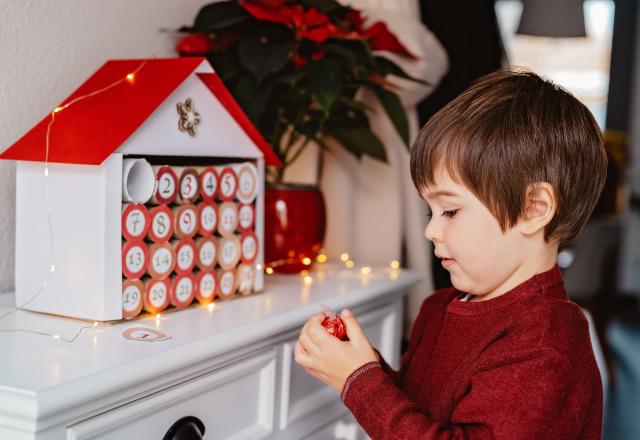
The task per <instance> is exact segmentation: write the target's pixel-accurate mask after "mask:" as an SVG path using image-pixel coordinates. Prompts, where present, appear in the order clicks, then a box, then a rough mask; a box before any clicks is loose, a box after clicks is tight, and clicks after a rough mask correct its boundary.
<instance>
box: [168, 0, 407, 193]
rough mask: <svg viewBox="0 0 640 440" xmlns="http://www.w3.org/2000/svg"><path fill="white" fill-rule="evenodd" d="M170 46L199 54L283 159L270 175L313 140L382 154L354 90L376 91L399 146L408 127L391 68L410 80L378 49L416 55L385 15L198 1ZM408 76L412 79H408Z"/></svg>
mask: <svg viewBox="0 0 640 440" xmlns="http://www.w3.org/2000/svg"><path fill="white" fill-rule="evenodd" d="M179 31H180V32H185V33H188V34H189V35H187V36H185V37H183V38H182V39H181V40H180V41H179V42H178V45H177V51H178V53H179V54H180V55H182V56H206V57H207V58H208V60H209V61H210V63H211V64H212V65H213V67H214V69H215V70H216V72H217V73H218V74H219V75H220V77H221V79H222V81H223V82H224V83H225V85H226V86H227V88H228V89H229V90H230V92H231V93H232V95H233V96H234V97H235V99H236V100H237V101H238V103H239V104H240V106H241V107H242V108H243V110H244V111H245V112H246V114H247V116H248V117H249V119H251V121H252V122H253V123H254V124H255V126H256V127H257V128H258V130H260V132H261V133H262V135H263V136H264V137H265V138H266V139H267V141H268V142H269V143H270V144H271V146H272V147H273V149H274V151H275V152H276V154H277V155H278V156H279V157H280V159H281V161H282V163H283V164H284V166H283V167H281V168H279V169H277V170H270V179H269V180H270V181H272V182H278V181H281V180H282V177H283V173H284V170H285V169H286V167H287V166H288V165H290V164H291V163H292V162H294V161H295V160H296V159H297V158H298V157H299V156H300V154H301V153H302V152H303V150H304V148H305V146H306V145H307V144H308V143H309V142H310V141H314V142H316V143H317V144H318V145H320V146H321V147H322V148H327V146H326V143H325V140H326V138H327V137H333V138H334V139H336V140H337V141H338V142H339V143H340V144H341V145H342V146H344V148H346V149H347V150H348V151H349V152H351V153H352V154H354V155H355V156H356V157H358V158H361V157H362V156H364V155H368V156H371V157H373V158H375V159H378V160H381V161H385V162H386V161H387V156H386V152H385V147H384V145H383V144H382V142H381V141H380V139H379V138H378V137H377V136H376V135H375V134H374V133H373V132H372V131H371V127H370V124H369V118H368V117H367V112H369V111H371V109H370V108H369V107H368V106H367V104H366V103H365V102H363V101H362V100H361V99H360V98H359V96H360V94H359V93H358V91H359V90H360V89H362V88H364V89H368V90H370V91H372V92H373V93H375V95H376V96H377V98H378V99H379V101H380V103H381V104H382V108H384V110H385V112H386V113H387V114H388V116H389V118H390V120H391V122H392V123H393V125H394V127H395V129H396V130H397V132H398V133H399V135H400V137H401V138H402V139H403V141H404V142H405V144H406V145H407V146H408V144H409V127H408V122H407V117H406V114H405V112H404V108H403V106H402V104H401V103H400V99H399V98H398V95H397V94H396V93H395V91H394V88H393V87H392V86H391V85H390V83H389V82H388V81H387V79H386V77H387V75H389V74H393V75H397V76H400V77H404V78H408V79H413V78H410V77H409V76H408V75H407V74H406V73H405V72H404V71H403V70H402V69H401V68H400V67H399V66H398V65H397V64H395V63H393V62H391V61H390V60H389V59H387V58H384V57H383V56H380V55H379V53H377V51H390V52H394V53H397V54H400V55H401V56H404V57H408V58H412V59H415V56H414V55H413V54H411V53H410V52H409V51H408V50H407V49H406V48H405V47H404V46H403V45H402V44H401V43H400V42H399V40H398V39H397V38H396V36H395V35H393V34H392V33H391V32H390V31H389V30H388V28H387V26H386V25H385V24H384V23H382V22H376V23H373V24H371V25H368V26H365V20H364V17H363V15H362V14H361V12H360V11H358V10H356V9H353V8H350V7H346V6H342V5H340V4H339V3H337V2H336V1H334V0H300V1H289V0H229V1H222V2H215V3H212V4H209V5H207V6H204V7H203V8H202V9H200V11H199V12H198V14H197V16H196V18H195V22H194V24H193V25H192V26H184V27H182V28H181V29H179ZM413 80H414V81H419V80H417V79H413Z"/></svg>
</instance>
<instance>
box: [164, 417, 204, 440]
mask: <svg viewBox="0 0 640 440" xmlns="http://www.w3.org/2000/svg"><path fill="white" fill-rule="evenodd" d="M203 438H204V423H202V422H201V421H200V419H198V418H196V417H192V416H188V417H183V418H181V419H180V420H178V421H177V422H176V423H174V424H173V425H172V426H171V428H169V430H168V431H167V433H166V434H165V435H164V437H163V438H162V440H202V439H203Z"/></svg>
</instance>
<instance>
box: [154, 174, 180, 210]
mask: <svg viewBox="0 0 640 440" xmlns="http://www.w3.org/2000/svg"><path fill="white" fill-rule="evenodd" d="M175 198H176V176H175V174H173V173H169V172H163V173H162V174H160V176H159V177H158V188H157V190H156V199H157V200H158V201H162V202H164V203H170V202H172V201H174V200H175Z"/></svg>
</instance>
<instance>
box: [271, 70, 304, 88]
mask: <svg viewBox="0 0 640 440" xmlns="http://www.w3.org/2000/svg"><path fill="white" fill-rule="evenodd" d="M304 76H305V71H304V70H295V71H293V72H291V73H286V74H284V75H278V78H276V80H277V81H278V82H279V83H282V84H286V85H288V86H295V85H296V83H297V82H298V81H300V80H301V79H302V78H304Z"/></svg>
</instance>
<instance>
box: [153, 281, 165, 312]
mask: <svg viewBox="0 0 640 440" xmlns="http://www.w3.org/2000/svg"><path fill="white" fill-rule="evenodd" d="M168 298H169V292H168V291H167V284H166V283H164V282H162V281H156V282H154V283H152V284H151V286H150V288H149V303H150V304H151V305H152V306H153V308H154V309H163V308H164V307H165V305H166V304H167V299H168Z"/></svg>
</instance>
